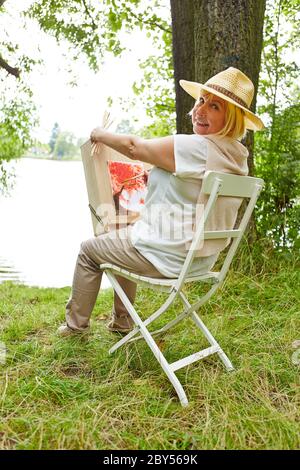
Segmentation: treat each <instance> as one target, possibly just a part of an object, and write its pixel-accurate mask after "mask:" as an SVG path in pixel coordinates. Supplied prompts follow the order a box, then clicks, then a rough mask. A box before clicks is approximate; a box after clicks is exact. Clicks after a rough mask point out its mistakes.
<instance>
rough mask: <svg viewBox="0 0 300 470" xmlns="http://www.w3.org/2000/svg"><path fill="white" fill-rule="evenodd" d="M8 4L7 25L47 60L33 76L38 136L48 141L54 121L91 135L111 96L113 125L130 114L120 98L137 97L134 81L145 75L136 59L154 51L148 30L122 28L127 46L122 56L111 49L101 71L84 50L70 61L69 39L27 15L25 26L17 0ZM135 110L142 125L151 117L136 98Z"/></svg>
mask: <svg viewBox="0 0 300 470" xmlns="http://www.w3.org/2000/svg"><path fill="white" fill-rule="evenodd" d="M30 3H32V0H23V1H22V2H20V3H19V4H17V5H18V8H19V11H20V10H21V9H22V8H24V6H26V5H27V4H28V5H29V4H30ZM5 5H6V8H7V10H8V12H9V15H8V17H7V19H6V27H7V29H8V30H9V32H10V34H12V36H13V38H14V40H16V41H18V42H19V43H20V44H21V47H22V50H24V52H25V53H27V54H28V55H29V56H33V57H35V56H36V57H40V58H42V60H43V64H41V65H37V66H35V67H34V70H33V72H32V73H31V74H30V77H29V85H30V86H31V88H32V89H33V91H34V101H35V103H36V105H37V108H38V113H39V116H40V124H39V126H38V127H37V129H36V131H35V137H36V138H37V140H40V141H41V142H45V143H47V142H48V141H49V138H50V134H51V130H52V128H53V126H54V123H55V122H58V124H59V126H60V128H61V130H63V131H70V132H72V133H74V134H75V135H76V136H77V137H78V138H79V137H88V136H89V135H90V132H91V130H92V129H93V128H94V127H96V126H98V125H101V122H102V116H103V113H104V111H105V110H107V109H108V108H107V98H108V97H113V98H114V105H113V107H112V108H111V109H109V111H111V113H112V116H113V118H114V125H115V126H116V125H117V124H118V123H119V122H120V121H122V119H126V118H128V114H127V113H126V112H125V111H122V109H121V108H120V106H119V105H118V98H133V97H134V94H133V91H132V84H133V82H134V81H135V80H137V79H140V78H142V71H141V70H140V68H139V66H138V62H139V60H143V59H145V58H146V57H147V56H148V55H150V54H151V53H153V51H154V48H153V45H152V43H151V40H150V39H149V38H147V37H146V34H145V33H144V32H141V31H136V32H135V33H132V34H126V33H124V34H123V36H122V44H123V45H125V46H126V50H125V52H124V54H123V55H122V57H121V58H115V57H113V56H112V54H107V55H106V57H105V64H104V65H103V66H102V67H101V69H100V71H99V72H98V73H94V72H93V71H91V70H90V68H89V66H88V64H87V61H86V59H85V58H84V57H83V56H82V57H80V58H79V60H77V61H76V62H74V61H73V62H71V61H70V56H69V57H68V52H67V44H62V45H58V44H57V43H56V40H55V39H54V38H53V37H50V36H49V35H47V34H45V33H43V32H42V31H40V29H39V27H38V25H36V24H35V22H33V21H30V20H28V21H27V29H24V28H22V27H20V23H19V12H18V8H17V9H16V2H15V0H7V2H6V4H5ZM9 23H10V26H9ZM8 26H9V27H8ZM70 69H71V72H68V70H70ZM71 82H76V84H77V86H72V85H71ZM132 113H133V114H132V116H133V115H134V116H135V117H136V118H138V120H139V127H142V126H143V125H145V124H146V123H147V122H148V119H147V117H146V112H145V109H143V108H141V106H140V105H139V103H138V99H137V105H136V107H135V108H134V109H133V110H132Z"/></svg>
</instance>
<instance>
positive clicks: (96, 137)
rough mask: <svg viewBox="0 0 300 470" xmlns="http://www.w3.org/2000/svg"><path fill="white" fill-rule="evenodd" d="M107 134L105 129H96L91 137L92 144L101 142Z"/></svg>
mask: <svg viewBox="0 0 300 470" xmlns="http://www.w3.org/2000/svg"><path fill="white" fill-rule="evenodd" d="M105 133H106V131H105V129H104V128H103V127H96V128H95V129H93V130H92V132H91V136H90V139H91V142H92V143H97V142H101V139H102V137H103V136H104V135H105Z"/></svg>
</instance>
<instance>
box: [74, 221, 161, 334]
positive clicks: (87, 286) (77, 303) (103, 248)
mask: <svg viewBox="0 0 300 470" xmlns="http://www.w3.org/2000/svg"><path fill="white" fill-rule="evenodd" d="M129 233H130V227H126V228H123V229H120V230H117V231H113V232H109V233H106V234H103V235H100V236H98V237H94V238H90V239H89V240H86V241H84V242H83V243H82V244H81V247H80V248H81V249H80V252H79V254H78V258H77V262H76V266H75V272H74V277H73V284H72V292H71V296H70V298H69V301H68V303H67V306H66V321H67V325H68V326H69V327H70V328H72V329H74V330H84V329H85V328H87V327H88V326H89V320H90V316H91V314H92V311H93V308H94V305H95V303H96V300H97V296H98V292H99V289H100V285H101V279H102V271H101V269H100V267H99V265H100V264H102V263H112V264H116V265H117V266H119V267H121V268H125V269H127V270H128V271H131V272H134V273H137V274H141V275H144V276H149V277H159V278H162V277H164V276H163V275H162V274H161V273H160V272H159V271H157V269H156V268H155V267H154V266H153V265H152V264H151V263H150V262H149V261H148V260H147V259H146V258H145V257H144V256H143V255H141V253H140V252H139V251H138V250H136V249H135V248H134V246H133V245H132V243H131V241H130V236H129ZM117 279H118V282H119V283H120V285H121V287H122V288H123V290H124V292H125V293H126V295H127V296H128V298H129V300H130V301H131V303H133V302H134V299H135V294H136V283H134V282H132V281H129V280H128V279H125V278H123V277H120V276H118V277H117ZM114 313H115V315H116V316H120V315H124V314H127V311H126V309H125V307H124V305H123V304H122V302H121V300H120V298H119V297H118V296H117V294H116V293H114Z"/></svg>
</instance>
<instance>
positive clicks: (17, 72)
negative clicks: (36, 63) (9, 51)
mask: <svg viewBox="0 0 300 470" xmlns="http://www.w3.org/2000/svg"><path fill="white" fill-rule="evenodd" d="M0 1H1V0H0ZM4 1H5V0H3V2H4ZM3 2H2V3H3ZM0 68H2V69H5V70H6V71H7V72H8V73H10V74H11V75H14V76H15V77H16V78H19V77H20V70H19V69H17V68H16V67H11V66H10V65H9V64H8V63H7V62H5V60H4V59H3V58H2V57H1V56H0Z"/></svg>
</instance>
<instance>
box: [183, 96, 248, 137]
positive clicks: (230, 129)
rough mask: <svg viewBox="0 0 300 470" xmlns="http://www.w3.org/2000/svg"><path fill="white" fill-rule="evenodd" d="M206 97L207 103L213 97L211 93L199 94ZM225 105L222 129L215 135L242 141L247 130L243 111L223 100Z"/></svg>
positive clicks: (190, 113)
mask: <svg viewBox="0 0 300 470" xmlns="http://www.w3.org/2000/svg"><path fill="white" fill-rule="evenodd" d="M204 95H205V97H206V100H207V101H211V100H212V99H213V97H214V96H215V95H213V93H208V92H207V91H204V90H203V92H202V93H201V94H200V96H199V98H201V96H204ZM224 103H225V125H224V127H223V129H221V130H220V131H219V132H217V133H216V134H215V135H219V136H221V137H225V136H226V137H232V138H233V139H237V140H242V138H243V137H245V135H246V132H247V129H246V125H245V119H244V116H245V111H244V110H243V109H241V108H239V107H238V106H235V105H234V104H232V103H229V101H227V100H224ZM189 115H190V116H191V115H192V110H191V111H190V112H189Z"/></svg>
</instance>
